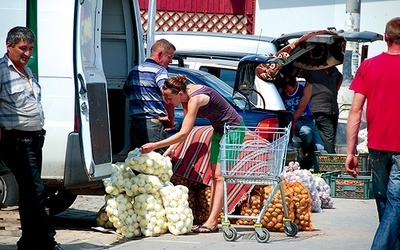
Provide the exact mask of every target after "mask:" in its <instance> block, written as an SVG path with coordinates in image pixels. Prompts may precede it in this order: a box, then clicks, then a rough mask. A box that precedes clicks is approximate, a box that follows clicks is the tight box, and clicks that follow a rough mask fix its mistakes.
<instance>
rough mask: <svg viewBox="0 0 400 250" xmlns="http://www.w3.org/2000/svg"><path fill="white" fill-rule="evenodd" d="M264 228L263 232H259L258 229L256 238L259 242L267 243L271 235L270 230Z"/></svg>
mask: <svg viewBox="0 0 400 250" xmlns="http://www.w3.org/2000/svg"><path fill="white" fill-rule="evenodd" d="M261 230H262V234H261V235H260V234H258V233H257V231H256V239H257V241H258V242H260V243H265V242H267V241H268V240H269V238H270V237H271V235H270V233H269V231H268V230H267V229H266V228H261Z"/></svg>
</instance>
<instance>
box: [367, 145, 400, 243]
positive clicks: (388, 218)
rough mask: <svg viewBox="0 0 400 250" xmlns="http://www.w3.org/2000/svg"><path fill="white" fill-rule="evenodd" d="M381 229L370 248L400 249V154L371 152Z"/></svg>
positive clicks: (379, 228)
mask: <svg viewBox="0 0 400 250" xmlns="http://www.w3.org/2000/svg"><path fill="white" fill-rule="evenodd" d="M369 164H370V166H371V169H372V187H373V190H374V195H375V200H376V205H377V209H378V216H379V222H380V223H379V226H378V229H377V231H376V233H375V237H374V241H373V242H372V247H371V249H373V250H375V249H379V250H382V249H400V241H399V238H400V153H398V152H387V151H379V150H374V149H369Z"/></svg>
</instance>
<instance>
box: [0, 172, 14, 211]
mask: <svg viewBox="0 0 400 250" xmlns="http://www.w3.org/2000/svg"><path fill="white" fill-rule="evenodd" d="M0 203H4V204H6V205H7V206H16V205H17V204H18V184H17V180H16V179H15V177H14V175H13V174H12V173H7V174H4V175H1V176H0Z"/></svg>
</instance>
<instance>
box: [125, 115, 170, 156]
mask: <svg viewBox="0 0 400 250" xmlns="http://www.w3.org/2000/svg"><path fill="white" fill-rule="evenodd" d="M166 138H167V133H166V132H165V127H164V124H163V123H162V122H161V121H160V120H158V119H150V118H136V117H133V116H132V117H131V126H130V142H131V145H130V150H133V149H135V148H140V147H141V146H143V144H145V143H148V142H158V141H162V140H164V139H166ZM167 149H168V147H164V148H159V149H156V150H155V151H156V152H158V153H160V154H163V153H164V152H165V151H166V150H167Z"/></svg>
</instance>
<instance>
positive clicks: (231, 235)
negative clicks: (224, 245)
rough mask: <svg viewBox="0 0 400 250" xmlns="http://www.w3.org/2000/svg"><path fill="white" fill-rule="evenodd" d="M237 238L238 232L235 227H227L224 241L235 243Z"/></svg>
mask: <svg viewBox="0 0 400 250" xmlns="http://www.w3.org/2000/svg"><path fill="white" fill-rule="evenodd" d="M236 237H237V231H236V229H235V228H233V227H227V228H226V230H224V239H225V240H226V241H235V240H236Z"/></svg>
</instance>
